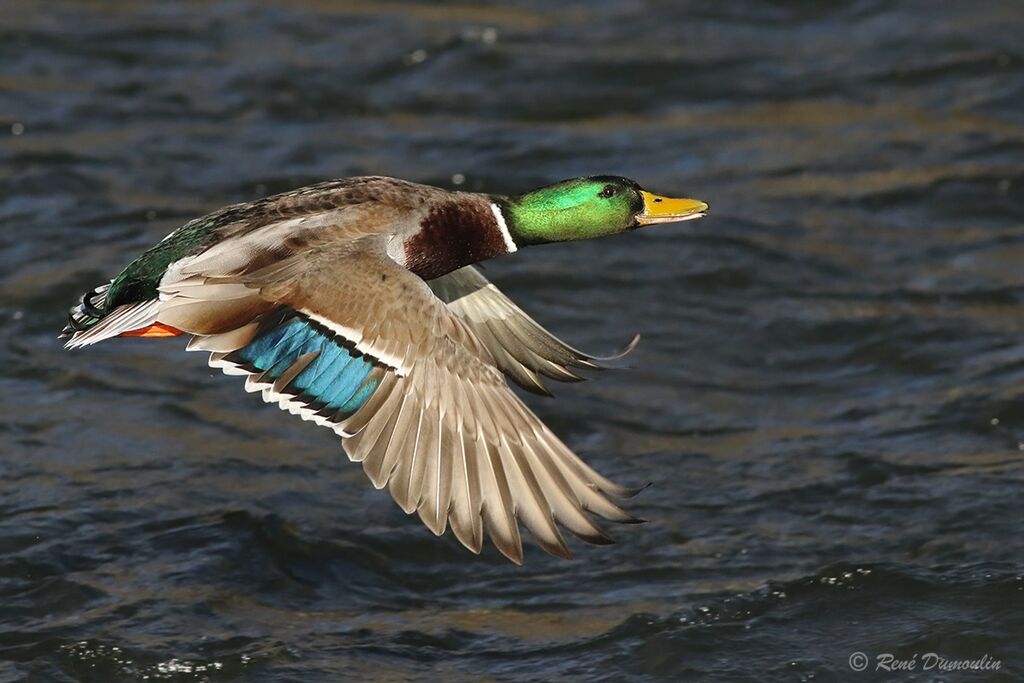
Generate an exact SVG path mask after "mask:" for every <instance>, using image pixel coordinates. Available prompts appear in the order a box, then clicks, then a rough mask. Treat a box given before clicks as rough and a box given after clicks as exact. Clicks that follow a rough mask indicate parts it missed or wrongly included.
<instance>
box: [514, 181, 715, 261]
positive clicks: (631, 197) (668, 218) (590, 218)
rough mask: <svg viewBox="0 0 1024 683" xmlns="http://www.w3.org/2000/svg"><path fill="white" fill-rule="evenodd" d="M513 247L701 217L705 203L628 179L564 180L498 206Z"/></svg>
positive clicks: (575, 238) (600, 234)
mask: <svg viewBox="0 0 1024 683" xmlns="http://www.w3.org/2000/svg"><path fill="white" fill-rule="evenodd" d="M501 205H502V209H503V212H504V214H505V220H506V223H507V224H508V229H509V232H510V233H511V235H512V239H513V240H515V242H516V244H517V245H520V246H524V245H527V244H543V243H546V242H566V241H569V240H586V239H592V238H594V237H604V236H607V235H617V234H619V233H621V232H626V231H627V230H633V229H635V228H638V227H640V226H643V225H650V224H652V223H675V222H678V221H686V220H691V219H694V218H700V217H701V216H703V215H704V213H705V212H706V211H707V210H708V205H707V204H705V203H704V202H700V201H697V200H695V199H670V198H668V197H661V196H658V195H655V194H651V193H650V192H647V191H645V190H643V189H642V188H641V187H640V185H638V184H637V183H636V182H635V181H633V180H630V179H629V178H621V177H619V176H591V177H588V178H574V179H573V180H564V181H562V182H560V183H555V184H554V185H548V186H547V187H542V188H540V189H539V190H534V191H533V192H527V193H526V194H522V195H519V196H517V197H508V198H505V199H504V200H503V201H502V202H501Z"/></svg>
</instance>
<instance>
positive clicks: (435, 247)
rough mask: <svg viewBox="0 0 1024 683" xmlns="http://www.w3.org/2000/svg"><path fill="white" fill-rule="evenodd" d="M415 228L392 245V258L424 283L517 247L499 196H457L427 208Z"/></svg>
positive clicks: (507, 252)
mask: <svg viewBox="0 0 1024 683" xmlns="http://www.w3.org/2000/svg"><path fill="white" fill-rule="evenodd" d="M419 227H420V229H419V231H418V232H415V233H413V234H411V235H409V236H407V237H404V238H403V239H402V240H401V242H400V243H397V244H395V245H394V246H393V250H394V251H395V252H397V253H393V254H392V256H393V257H395V259H396V260H398V261H399V262H401V263H402V264H403V265H404V266H405V267H406V268H408V269H409V270H411V271H412V272H414V273H416V274H417V275H419V276H420V277H421V278H423V279H424V280H432V279H434V278H436V277H440V276H442V275H445V274H446V273H450V272H452V271H453V270H456V269H458V268H461V267H463V266H468V265H470V264H473V263H479V262H480V261H486V260H487V259H490V258H494V257H495V256H502V255H503V254H511V253H512V252H514V251H516V250H518V248H519V247H518V246H517V245H516V243H515V241H514V240H513V239H512V235H511V233H510V232H509V226H508V221H507V218H506V214H505V209H504V208H503V202H502V200H501V198H499V197H488V196H481V195H469V194H463V195H460V196H458V198H457V199H455V200H451V201H446V202H444V203H440V204H437V205H435V206H433V207H431V209H430V210H429V211H428V212H427V214H426V216H424V217H423V219H422V220H421V221H420V225H419Z"/></svg>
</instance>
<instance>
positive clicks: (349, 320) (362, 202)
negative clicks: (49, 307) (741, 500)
mask: <svg viewBox="0 0 1024 683" xmlns="http://www.w3.org/2000/svg"><path fill="white" fill-rule="evenodd" d="M707 208H708V207H707V205H706V204H704V203H703V202H700V201H696V200H692V199H670V198H668V197H660V196H657V195H654V194H651V193H650V192H647V191H645V190H643V189H641V188H640V186H639V185H638V184H637V183H636V182H634V181H632V180H629V179H627V178H620V177H615V176H594V177H587V178H577V179H574V180H567V181H564V182H560V183H557V184H554V185H550V186H547V187H543V188H540V189H538V190H534V191H532V192H528V193H526V194H522V195H518V196H502V195H489V194H476V193H470V192H449V191H446V190H442V189H439V188H435V187H430V186H426V185H419V184H416V183H411V182H407V181H404V180H397V179H395V178H386V177H356V178H345V179H341V180H332V181H328V182H324V183H319V184H317V185H311V186H309V187H304V188H302V189H298V190H295V191H292V192H286V193H284V194H279V195H275V196H272V197H267V198H265V199H261V200H259V201H255V202H251V203H244V204H236V205H233V206H228V207H225V208H223V209H220V210H219V211H215V212H213V213H211V214H209V215H207V216H203V217H202V218H197V219H195V220H193V221H190V222H188V223H186V224H185V225H183V226H181V227H180V228H178V229H177V230H175V231H174V232H172V233H171V234H170V235H168V236H167V237H165V238H164V239H163V240H162V241H161V242H159V243H158V244H156V245H155V246H154V247H152V248H151V249H149V250H148V251H146V252H144V253H143V254H142V255H141V256H139V257H138V258H137V259H136V260H134V261H132V262H131V263H130V264H128V266H127V267H126V268H125V269H124V270H123V271H122V272H121V273H120V274H119V275H118V276H117V277H115V278H114V279H113V280H111V281H110V282H109V283H107V284H104V285H102V286H100V287H97V288H95V289H93V290H92V291H90V292H88V293H87V294H85V295H84V296H83V297H82V300H81V303H80V304H78V305H77V306H76V307H74V308H73V309H72V310H71V313H70V316H69V323H68V325H67V327H66V328H65V329H64V336H65V337H66V338H67V344H66V346H67V348H78V347H82V346H87V345H89V344H95V343H96V342H99V341H103V340H105V339H110V338H111V337H145V338H153V337H170V336H178V335H183V334H187V335H191V340H190V341H189V342H188V345H187V350H189V351H200V350H202V351H207V352H209V353H210V359H209V364H210V366H211V367H214V368H219V369H221V370H222V371H223V372H224V373H226V374H229V375H242V376H245V378H246V379H245V389H246V390H247V391H250V392H259V393H260V394H261V395H262V397H263V400H265V401H267V402H268V403H276V404H278V405H279V406H280V407H281V408H283V409H285V410H288V411H289V412H291V413H293V414H296V415H299V416H300V417H302V418H303V419H304V420H309V421H312V422H314V423H316V424H318V425H321V426H323V427H327V428H329V429H332V430H333V431H334V432H335V433H337V434H338V435H339V436H340V437H341V440H342V444H343V447H344V449H345V451H346V452H347V454H348V456H349V458H351V459H352V460H353V461H356V462H359V463H362V466H363V469H364V470H365V472H366V474H367V476H368V477H369V479H370V481H371V482H372V483H373V485H374V486H375V487H376V488H378V489H382V488H384V487H385V486H386V487H387V488H388V490H389V492H390V493H391V495H392V496H393V497H394V499H395V501H396V502H397V503H398V505H399V506H401V508H402V510H404V511H405V512H406V513H410V514H411V513H412V512H414V511H415V512H417V513H418V514H419V516H420V518H421V519H422V520H423V522H424V524H426V526H427V527H428V528H429V529H430V530H431V531H432V532H433V533H434V534H437V535H441V534H443V533H444V531H445V528H446V526H451V529H452V531H453V533H454V535H455V537H456V538H457V539H458V540H459V541H460V542H461V543H462V544H463V545H464V546H466V547H467V548H469V549H470V550H471V551H473V552H474V553H479V552H480V550H481V547H482V544H483V534H484V531H485V530H486V531H487V532H488V535H489V536H490V538H491V539H492V542H493V543H494V545H495V546H496V547H497V549H498V550H499V551H500V552H501V553H503V554H504V555H505V556H506V557H508V558H509V559H510V560H512V561H513V562H515V563H517V564H520V563H521V562H522V559H523V550H522V542H521V539H520V531H519V524H520V523H522V524H523V526H525V527H526V528H527V529H528V530H529V531H530V532H531V534H532V535H533V537H534V538H535V539H536V541H537V543H538V544H539V545H540V546H541V547H542V548H543V549H544V550H546V551H548V552H549V553H551V554H553V555H556V556H558V557H563V558H568V557H570V553H569V550H568V549H567V547H566V544H565V541H564V540H563V538H562V535H561V533H560V531H559V528H558V525H561V526H562V527H564V528H566V529H568V530H569V531H571V532H572V533H574V534H575V535H577V536H579V537H580V538H582V539H583V540H585V541H588V542H590V543H595V544H607V543H611V542H612V540H611V538H610V537H609V536H608V534H607V533H606V532H605V531H604V530H603V529H602V528H601V527H600V526H598V525H597V524H596V523H595V521H594V519H593V518H592V517H591V514H593V515H597V516H599V517H602V518H604V519H607V520H610V521H615V522H635V521H639V520H637V519H636V518H634V517H632V516H631V515H629V514H628V513H626V512H625V511H624V510H623V509H622V508H621V507H619V505H618V504H617V503H616V502H614V501H613V500H612V499H613V498H618V499H622V498H626V497H629V496H631V495H633V494H634V493H635V490H631V489H629V488H626V487H623V486H619V485H617V484H614V483H612V482H611V481H609V480H608V479H606V478H605V477H603V476H601V475H600V474H598V473H597V472H595V471H594V470H593V469H592V468H590V467H589V466H588V465H587V464H586V463H584V462H583V460H581V459H580V458H579V457H578V456H577V455H576V454H575V453H573V452H572V451H571V450H570V449H569V448H568V447H567V446H565V444H563V443H562V441H561V440H559V438H558V437H557V436H555V435H554V433H552V431H551V430H550V429H549V428H548V427H547V426H545V425H544V423H542V422H541V421H540V419H538V418H537V416H536V415H534V414H533V413H532V412H531V411H530V409H529V408H527V407H526V405H525V404H524V403H523V402H522V401H521V400H520V399H519V397H518V396H517V395H516V394H515V393H513V392H512V390H511V389H510V387H509V385H508V384H507V382H506V377H507V378H509V379H511V380H513V381H514V382H515V383H516V384H518V385H519V386H520V387H522V388H524V389H526V390H528V391H532V392H538V393H546V392H547V390H546V388H545V386H544V384H543V381H542V377H543V378H547V379H552V380H559V381H577V380H579V379H581V378H580V376H579V375H577V374H576V373H575V372H574V371H573V370H574V369H580V368H584V369H586V368H596V367H599V365H600V361H601V360H602V359H600V358H598V357H595V356H591V355H588V354H586V353H583V352H581V351H578V350H576V349H575V348H573V347H572V346H569V345H568V344H566V343H565V342H563V341H561V340H560V339H558V338H556V337H555V336H553V335H552V334H551V333H549V332H548V331H547V330H545V329H544V328H543V327H541V326H540V325H539V324H538V323H537V322H535V321H534V320H533V319H532V318H531V317H530V316H528V315H527V314H526V313H524V312H523V311H522V310H521V309H520V308H519V307H518V306H516V304H514V303H513V302H512V301H511V300H509V299H508V298H507V297H506V296H505V295H504V294H502V293H501V291H500V290H498V288H497V287H495V286H494V285H493V284H491V283H490V282H488V281H487V279H485V278H484V276H483V275H481V274H480V272H479V271H478V270H477V269H476V268H474V267H473V265H472V264H475V263H478V262H480V261H484V260H486V259H490V258H494V257H496V256H502V255H505V254H511V253H515V252H517V251H519V250H520V249H523V248H524V247H527V246H533V245H538V244H545V243H549V242H562V241H567V240H580V239H590V238H594V237H601V236H605V235H614V234H617V233H622V232H626V231H629V230H633V229H635V228H638V227H642V226H646V225H651V224H658V223H670V222H676V221H685V220H691V219H695V218H699V217H701V216H703V215H704V214H705V212H706V211H707Z"/></svg>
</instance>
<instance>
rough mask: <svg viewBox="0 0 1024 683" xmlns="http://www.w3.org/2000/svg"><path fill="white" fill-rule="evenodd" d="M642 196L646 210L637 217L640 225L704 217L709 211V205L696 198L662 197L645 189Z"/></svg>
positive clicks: (641, 192)
mask: <svg viewBox="0 0 1024 683" xmlns="http://www.w3.org/2000/svg"><path fill="white" fill-rule="evenodd" d="M640 196H641V197H643V200H644V210H643V211H642V212H640V215H639V216H637V217H636V222H637V223H639V224H640V225H652V224H654V223H678V222H679V221H691V220H693V219H695V218H701V217H703V216H704V214H706V213H707V211H708V205H707V204H705V203H704V202H702V201H698V200H696V199H673V198H671V197H661V196H659V195H656V194H651V193H650V192H645V191H644V190H641V191H640Z"/></svg>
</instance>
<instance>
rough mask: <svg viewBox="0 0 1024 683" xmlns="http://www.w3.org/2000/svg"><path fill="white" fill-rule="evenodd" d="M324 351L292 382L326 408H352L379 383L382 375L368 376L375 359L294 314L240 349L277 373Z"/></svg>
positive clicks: (256, 363) (255, 363)
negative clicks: (297, 361) (379, 377)
mask: <svg viewBox="0 0 1024 683" xmlns="http://www.w3.org/2000/svg"><path fill="white" fill-rule="evenodd" d="M312 352H319V355H318V356H317V357H316V359H315V360H314V361H313V362H312V363H310V364H309V365H308V366H307V367H306V368H305V369H304V370H303V371H302V372H300V373H299V374H298V375H297V376H296V377H295V379H293V380H292V382H291V384H290V386H292V387H294V388H295V389H300V390H302V393H303V394H305V395H307V396H309V397H310V398H311V399H312V400H315V401H317V402H319V403H322V404H324V405H325V407H326V408H327V409H332V410H337V411H341V412H343V413H353V412H355V411H356V410H358V409H359V408H360V407H361V406H362V405H363V404H364V403H366V400H367V399H368V398H370V395H371V394H373V391H374V389H376V388H377V384H378V380H377V379H368V376H369V374H370V371H371V370H373V362H372V361H370V360H369V359H367V358H366V357H364V356H362V355H360V354H359V353H357V352H354V351H350V350H349V349H347V348H346V347H344V346H343V345H341V344H340V343H338V341H337V340H336V339H335V338H334V336H333V335H331V334H330V333H329V332H325V331H323V330H322V329H320V328H318V327H316V326H315V325H313V324H311V323H310V322H309V321H307V320H304V319H302V318H291V319H290V320H286V321H284V322H283V323H281V324H280V325H278V326H277V327H274V328H271V329H269V330H267V331H266V332H264V333H262V334H261V335H260V336H258V337H256V338H255V339H253V340H252V341H251V342H249V344H248V345H247V346H245V347H243V348H241V349H239V350H238V351H236V352H235V355H237V356H238V357H239V358H241V359H242V360H244V361H245V362H246V363H248V364H249V365H251V366H253V368H255V369H256V370H259V371H263V372H266V373H267V375H268V376H269V377H271V378H274V379H276V378H278V377H280V376H281V373H283V372H284V371H285V370H287V369H288V367H289V366H290V365H291V364H292V363H294V362H295V360H296V359H297V358H298V357H299V356H302V355H304V354H307V353H312Z"/></svg>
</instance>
